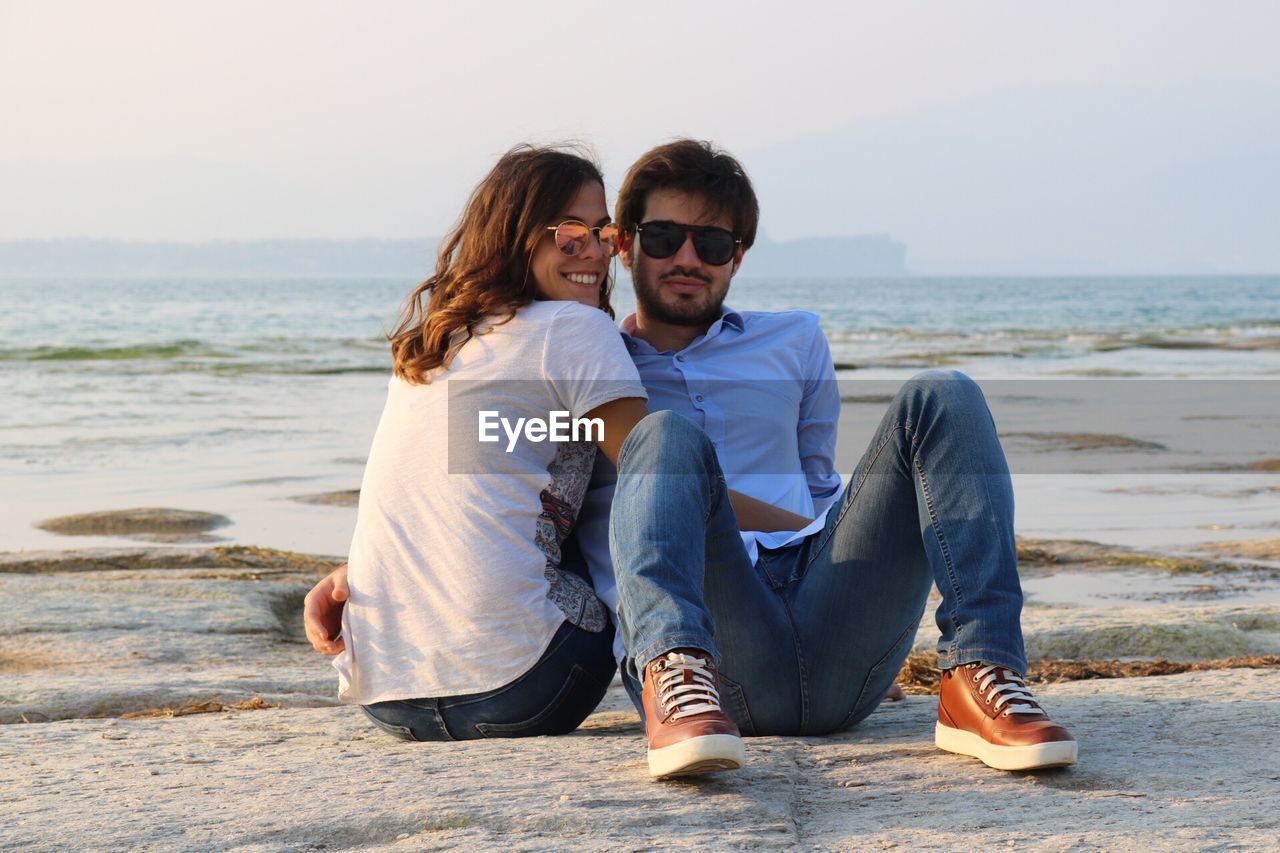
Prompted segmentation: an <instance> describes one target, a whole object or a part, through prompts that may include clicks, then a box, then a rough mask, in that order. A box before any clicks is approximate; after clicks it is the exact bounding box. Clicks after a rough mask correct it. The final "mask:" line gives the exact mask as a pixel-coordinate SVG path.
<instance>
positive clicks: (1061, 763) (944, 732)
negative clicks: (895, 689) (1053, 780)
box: [933, 723, 1079, 770]
mask: <svg viewBox="0 0 1280 853" xmlns="http://www.w3.org/2000/svg"><path fill="white" fill-rule="evenodd" d="M933 742H934V743H936V744H937V745H938V748H939V749H945V750H946V751H947V752H954V753H957V754H959V755H969V756H972V757H974V758H976V759H978V760H979V761H981V762H982V763H983V764H985V765H987V766H988V767H994V768H995V769H997V770H1044V769H1046V768H1049V767H1066V766H1067V765H1068V764H1075V763H1076V756H1077V755H1078V751H1079V745H1078V744H1077V743H1076V742H1075V741H1073V740H1057V741H1050V742H1049V743H1037V744H1033V745H1031V746H997V745H996V744H993V743H987V742H986V741H985V740H983V739H982V738H981V737H979V736H978V735H976V734H974V733H973V732H967V731H965V730H964V729H953V728H952V727H950V726H944V725H943V724H942V723H938V724H937V725H936V726H935V727H934V730H933Z"/></svg>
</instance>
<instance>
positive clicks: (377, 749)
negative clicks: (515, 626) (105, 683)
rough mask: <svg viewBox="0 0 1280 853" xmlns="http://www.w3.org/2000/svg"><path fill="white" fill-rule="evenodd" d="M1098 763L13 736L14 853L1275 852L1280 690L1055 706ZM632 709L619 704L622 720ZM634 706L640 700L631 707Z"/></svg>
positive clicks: (347, 723) (182, 731) (155, 730)
mask: <svg viewBox="0 0 1280 853" xmlns="http://www.w3.org/2000/svg"><path fill="white" fill-rule="evenodd" d="M1041 694H1042V696H1043V697H1044V698H1045V700H1046V703H1047V704H1048V706H1049V707H1050V708H1051V709H1052V711H1053V713H1054V715H1055V717H1057V718H1058V719H1060V720H1061V721H1063V722H1064V723H1066V724H1068V725H1069V726H1071V727H1072V729H1073V730H1074V731H1075V733H1076V735H1077V737H1078V738H1079V740H1080V742H1081V757H1080V763H1079V764H1077V765H1076V766H1074V767H1071V768H1064V769H1061V770H1052V771H1045V772H1041V773H1036V774H1033V773H1002V772H999V771H995V770H990V769H988V768H987V767H985V766H983V765H982V764H980V763H978V762H977V761H975V760H972V759H967V758H962V757H958V756H952V755H949V754H946V753H943V752H940V751H938V750H937V749H935V748H934V746H933V743H932V726H933V720H934V700H933V699H932V697H924V696H921V697H908V699H907V700H905V701H904V702H901V703H896V704H889V705H885V706H882V707H881V709H880V710H879V711H877V712H876V713H875V714H873V715H872V716H871V718H869V719H868V720H867V721H865V722H864V723H863V724H862V725H861V726H860V727H858V728H856V729H854V730H853V731H851V732H848V733H846V734H843V735H840V736H834V737H823V738H759V739H754V740H751V741H748V744H747V748H748V765H747V767H746V768H744V769H743V770H742V771H739V772H737V773H731V774H723V775H719V776H712V777H706V778H704V779H702V780H698V781H677V782H653V781H651V780H650V779H649V778H648V776H647V774H646V771H645V765H644V750H643V741H642V738H641V734H640V729H639V726H638V725H637V724H636V723H635V722H634V715H633V714H631V713H630V712H623V711H619V710H605V711H601V712H597V714H596V715H595V716H593V717H592V718H591V719H590V720H589V721H588V723H587V725H586V726H585V727H584V728H583V729H582V730H580V731H579V732H577V733H575V734H573V735H568V736H563V737H554V738H534V739H529V740H519V741H479V742H470V743H445V744H410V743H401V742H398V741H395V740H393V739H390V738H389V737H387V736H385V735H382V734H381V733H380V732H378V731H377V730H376V729H374V728H373V727H372V726H371V725H370V724H369V723H368V722H367V721H365V720H364V718H363V716H362V715H361V714H360V713H359V712H358V711H355V710H353V709H349V708H322V709H282V710H269V711H246V712H229V713H221V714H203V715H196V716H189V717H178V718H175V719H168V720H74V721H65V722H57V723H43V724H34V725H13V726H5V727H0V792H3V793H0V827H4V829H0V844H4V845H14V846H16V847H20V848H24V849H29V850H32V849H33V850H53V849H62V848H66V847H70V846H78V845H82V844H84V843H86V841H87V840H89V839H91V841H90V842H89V843H90V844H91V845H92V846H94V847H118V848H125V847H129V848H134V847H146V848H149V849H179V848H181V849H193V848H195V849H202V848H215V847H216V848H219V849H222V848H237V849H248V850H281V849H296V850H302V849H314V848H320V847H323V848H324V849H327V850H338V849H352V848H360V849H383V848H388V849H391V848H403V849H422V848H430V849H443V848H447V847H455V846H462V847H465V848H470V849H493V848H502V849H517V850H543V849H563V848H565V847H569V846H571V847H573V848H576V849H588V850H596V849H629V850H630V849H645V848H650V847H657V846H665V847H712V848H736V847H753V848H754V847H801V848H806V849H848V848H850V847H855V846H856V847H868V846H869V847H890V846H901V847H904V848H948V849H954V848H960V847H963V848H972V847H988V848H990V847H994V846H999V847H1006V846H1008V847H1021V848H1025V847H1028V846H1033V847H1036V848H1047V849H1068V848H1080V847H1101V848H1107V849H1115V848H1121V849H1146V848H1152V847H1155V848H1166V849H1187V850H1191V849H1204V848H1216V847H1224V846H1228V845H1244V846H1246V847H1253V848H1258V849H1263V848H1274V845H1275V842H1276V838H1277V837H1278V834H1280V765H1277V763H1276V759H1275V756H1276V755H1277V753H1280V734H1278V729H1277V726H1276V719H1277V714H1276V709H1277V707H1280V704H1278V703H1280V671H1275V670H1237V671H1231V672H1204V673H1194V674H1189V675H1175V676H1166V677H1161V678H1140V679H1117V680H1109V681H1082V682H1073V683H1069V684H1057V685H1051V686H1049V687H1046V688H1044V689H1043V690H1041ZM620 698H621V697H618V696H616V695H615V696H614V697H611V699H612V701H613V704H614V705H615V706H616V705H617V703H618V700H619V699H620ZM623 701H625V700H623Z"/></svg>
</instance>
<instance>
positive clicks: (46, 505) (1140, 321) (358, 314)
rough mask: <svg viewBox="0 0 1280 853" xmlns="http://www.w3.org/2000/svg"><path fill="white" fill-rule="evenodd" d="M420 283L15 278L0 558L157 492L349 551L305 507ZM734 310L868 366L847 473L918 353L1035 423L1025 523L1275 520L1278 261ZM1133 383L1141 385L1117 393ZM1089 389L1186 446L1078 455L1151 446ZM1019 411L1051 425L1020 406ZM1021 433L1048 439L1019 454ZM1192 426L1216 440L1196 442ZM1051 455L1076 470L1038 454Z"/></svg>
mask: <svg viewBox="0 0 1280 853" xmlns="http://www.w3.org/2000/svg"><path fill="white" fill-rule="evenodd" d="M414 284H415V282H413V281H408V280H403V279H391V278H315V279H297V278H293V279H268V278H262V279H100V280H99V279H84V278H79V279H8V280H0V401H2V403H3V405H2V406H0V482H3V494H4V509H5V512H4V513H3V517H2V518H0V550H18V549H30V548H64V547H80V546H85V545H104V544H121V541H120V540H98V539H83V538H76V539H68V538H64V537H57V536H54V535H53V534H49V533H45V532H43V531H41V530H38V529H36V528H35V527H33V523H34V522H36V521H39V520H41V519H43V518H47V517H51V516H55V515H65V514H70V513H77V512H89V511H96V510H102V509H119V508H129V507H137V506H162V507H176V508H182V509H203V510H208V511H213V512H218V513H222V514H224V515H227V516H228V517H230V518H231V519H232V521H233V524H232V525H231V526H230V527H227V528H224V529H222V530H220V531H218V534H219V535H221V536H225V537H226V538H227V539H228V540H231V541H237V542H245V543H251V544H257V545H267V546H274V547H286V548H293V549H298V550H304V551H311V552H318V553H342V552H344V551H345V549H346V546H347V544H348V542H349V538H350V534H351V528H352V525H353V524H354V513H353V512H352V510H351V509H350V508H349V507H327V506H315V505H311V504H305V503H300V502H298V501H297V500H294V499H295V498H297V497H299V496H307V495H313V494H317V493H324V492H330V491H340V490H349V489H354V488H357V487H358V485H359V481H360V476H361V471H362V465H363V460H364V457H365V454H366V452H367V450H368V447H369V442H370V439H371V437H372V435H373V430H374V427H375V426H376V423H377V419H378V415H379V413H380V411H381V407H382V403H383V398H384V397H385V393H386V385H387V380H388V376H389V370H390V359H389V355H388V351H387V344H386V338H385V336H386V333H387V332H388V331H389V330H391V329H392V328H394V326H395V323H396V317H397V312H398V310H399V307H400V305H401V303H402V300H403V299H404V297H405V296H406V295H407V293H408V292H409V291H410V290H411V289H412V287H413V286H414ZM614 301H615V305H616V307H617V309H618V315H619V317H621V316H624V315H625V314H626V313H629V312H630V310H632V306H633V304H634V300H633V297H632V295H631V292H630V284H629V282H628V281H627V280H626V278H625V276H624V277H623V279H622V280H621V281H620V282H619V285H618V288H617V291H616V293H615V298H614ZM729 304H730V305H731V306H733V307H734V308H737V309H740V310H767V311H778V310H789V309H803V310H808V311H813V312H815V313H817V314H818V315H819V316H820V317H821V320H822V326H823V329H824V331H825V332H826V335H827V337H828V340H829V341H830V344H831V350H832V358H833V360H834V362H835V363H836V366H837V368H838V374H839V376H840V377H841V379H842V380H843V381H845V382H846V383H848V388H847V389H846V391H845V398H846V401H847V403H848V405H847V406H846V415H845V419H846V420H845V423H844V424H843V425H842V429H841V438H840V447H839V449H838V460H839V465H840V467H841V470H842V472H843V473H845V474H846V475H847V474H848V473H849V471H850V470H851V469H852V466H853V464H855V463H856V460H857V458H858V456H859V454H860V452H861V449H862V447H863V446H864V445H865V443H866V441H867V440H868V438H869V433H870V431H871V430H872V429H873V428H874V425H875V422H876V420H877V419H878V417H879V415H880V413H881V412H882V411H883V408H884V405H883V400H884V397H885V396H886V395H887V394H889V393H891V392H892V389H893V388H894V387H896V385H897V384H899V383H901V381H902V380H904V379H906V378H908V377H910V376H911V375H913V374H914V373H917V372H919V371H920V370H923V369H927V368H933V367H945V368H949V369H956V370H961V371H963V372H965V373H967V374H969V375H970V376H972V377H974V378H975V379H977V380H978V381H979V383H980V384H982V385H983V388H984V391H986V392H987V393H988V397H989V399H991V400H992V409H993V413H995V414H996V415H997V422H998V423H999V424H1000V426H1001V429H1002V431H1009V432H1011V433H1017V434H1015V435H1011V436H1010V438H1009V439H1008V440H1009V442H1010V444H1009V446H1010V448H1011V465H1012V466H1013V469H1014V475H1015V481H1016V483H1017V485H1018V495H1019V515H1018V527H1019V532H1020V533H1022V534H1024V535H1041V536H1068V535H1070V536H1084V537H1085V538H1094V539H1100V540H1102V541H1115V542H1121V543H1127V544H1141V545H1148V546H1177V545H1181V544H1188V543H1192V542H1195V541H1202V540H1205V539H1210V538H1213V536H1214V534H1212V533H1209V532H1206V528H1209V527H1212V526H1214V525H1216V526H1218V527H1222V526H1223V524H1230V525H1234V526H1233V527H1231V528H1229V529H1231V530H1233V531H1235V534H1234V538H1245V537H1244V536H1242V535H1241V534H1240V530H1241V529H1247V528H1249V526H1250V525H1256V526H1257V529H1260V530H1261V529H1266V525H1268V524H1272V523H1274V522H1276V521H1280V492H1277V491H1276V490H1275V488H1274V486H1273V485H1271V482H1272V479H1271V477H1266V476H1264V475H1251V474H1243V473H1240V469H1241V468H1242V467H1243V466H1244V465H1247V464H1248V460H1249V459H1255V460H1256V461H1265V459H1266V458H1268V457H1267V453H1268V449H1269V448H1274V452H1272V453H1271V454H1270V458H1276V457H1280V434H1277V433H1276V432H1275V431H1274V430H1275V428H1276V425H1277V423H1280V394H1273V393H1272V392H1271V390H1270V389H1271V388H1272V387H1280V386H1272V385H1271V383H1272V382H1274V380H1276V379H1278V378H1280V277H1276V276H1270V277H1265V276H1264V277H1216V278H1215V277H1192V278H1183V277H1168V278H1160V277H1146V278H1036V277H1025V278H940V277H931V278H849V279H790V278H752V277H749V276H742V277H739V278H737V279H735V280H734V283H733V286H732V291H731V293H730V298H729ZM1170 380H1173V382H1172V383H1171V384H1168V385H1156V384H1155V383H1157V382H1162V383H1170ZM1051 382H1066V383H1067V384H1064V385H1059V386H1053V387H1055V388H1063V389H1067V388H1069V389H1073V390H1071V392H1070V394H1067V395H1066V396H1063V395H1062V394H1059V399H1058V400H1057V401H1056V402H1057V404H1058V409H1054V408H1053V406H1052V405H1045V403H1044V400H1045V399H1046V395H1045V394H1044V393H1041V392H1040V391H1036V392H1034V393H1027V392H1026V391H1025V389H1026V388H1034V389H1042V388H1046V387H1050V386H1049V384H1048V383H1051ZM1119 382H1130V383H1135V384H1131V385H1123V386H1116V385H1114V384H1112V385H1110V386H1109V388H1104V386H1102V385H1098V384H1097V383H1119ZM863 383H867V384H865V385H864V384H863ZM1028 383H1031V384H1028ZM1190 383H1201V384H1198V385H1193V384H1190ZM1230 383H1237V384H1230ZM1091 388H1097V389H1099V392H1098V393H1099V394H1102V395H1103V396H1100V397H1099V398H1098V399H1100V400H1101V399H1104V397H1105V394H1112V397H1114V396H1115V395H1114V393H1113V392H1112V390H1110V389H1114V388H1119V389H1121V390H1120V391H1119V394H1120V398H1119V399H1121V400H1123V399H1124V398H1125V396H1126V395H1132V394H1134V393H1136V389H1151V388H1167V389H1171V390H1170V394H1171V395H1172V398H1173V401H1172V402H1170V403H1169V404H1168V405H1170V406H1171V407H1172V408H1170V409H1169V412H1170V414H1168V415H1161V416H1160V419H1161V420H1170V421H1179V422H1180V424H1181V426H1180V427H1179V429H1180V430H1181V431H1180V432H1178V433H1177V434H1176V435H1174V436H1173V437H1172V438H1171V437H1170V435H1165V434H1162V435H1157V436H1156V438H1157V439H1161V438H1162V439H1163V441H1161V442H1157V443H1160V444H1161V446H1162V447H1166V448H1169V449H1170V452H1169V453H1160V452H1154V451H1150V450H1142V449H1139V450H1137V451H1133V452H1127V451H1126V450H1125V448H1124V447H1121V448H1103V449H1102V450H1101V451H1099V453H1095V454H1093V456H1092V457H1090V458H1092V459H1093V460H1094V464H1093V466H1092V467H1090V465H1088V464H1084V463H1082V462H1079V461H1078V460H1081V459H1083V458H1084V455H1082V454H1078V453H1077V454H1074V455H1072V454H1071V453H1070V452H1069V451H1068V450H1064V448H1063V447H1060V446H1059V447H1053V446H1045V445H1044V441H1043V439H1044V436H1045V435H1048V434H1050V433H1053V434H1055V435H1059V437H1061V435H1064V434H1076V433H1081V432H1086V433H1090V434H1118V435H1121V436H1122V437H1127V438H1132V439H1134V440H1141V439H1143V436H1141V435H1127V436H1126V435H1125V433H1124V430H1122V429H1119V428H1118V427H1117V428H1115V429H1112V428H1110V427H1112V426H1114V424H1113V423H1111V421H1112V416H1113V414H1115V415H1116V423H1120V422H1121V421H1122V420H1123V419H1121V418H1119V413H1120V410H1121V408H1125V407H1121V406H1120V405H1118V404H1115V403H1096V404H1095V403H1093V402H1091V399H1092V398H1091V395H1092V394H1093V393H1094V392H1092V391H1090V390H1088V389H1091ZM1081 389H1084V390H1083V391H1081ZM1131 389H1135V390H1131ZM1223 389H1226V390H1223ZM1104 392H1105V393H1104ZM1143 393H1144V394H1145V393H1146V392H1145V391H1144V392H1143ZM1215 394H1217V395H1218V397H1220V398H1221V400H1219V399H1218V397H1215ZM1048 397H1050V398H1051V397H1052V395H1048ZM1032 399H1035V400H1039V402H1037V403H1034V404H1032V403H1029V402H1027V401H1028V400H1032ZM1071 399H1074V400H1076V404H1075V405H1074V406H1073V405H1071V402H1070V400H1071ZM1106 399H1110V398H1106ZM1082 400H1083V401H1084V402H1082ZM1210 400H1213V401H1214V402H1213V403H1212V404H1211V405H1210V404H1209V403H1208V402H1204V403H1203V405H1201V406H1200V407H1199V408H1197V407H1196V406H1195V405H1193V404H1194V403H1195V402H1196V401H1210ZM1019 401H1021V402H1022V404H1023V405H1022V406H1021V408H1019V406H1018V404H1019ZM1002 407H1003V408H1002ZM1206 407H1207V408H1206ZM1233 407H1235V408H1233ZM1133 408H1140V409H1141V408H1151V407H1150V406H1148V405H1145V404H1144V405H1143V406H1138V407H1133ZM1236 408H1238V409H1239V411H1238V412H1237V411H1236V410H1235V409H1236ZM1086 410H1088V411H1091V412H1092V414H1093V421H1092V422H1091V423H1090V424H1089V425H1087V426H1086V427H1081V428H1072V429H1071V430H1066V429H1063V428H1057V427H1055V424H1056V423H1057V421H1058V420H1059V418H1060V417H1061V415H1060V414H1059V412H1081V411H1086ZM1228 410H1230V411H1228ZM1005 412H1007V413H1008V414H1007V415H1006V414H1004V413H1005ZM1037 413H1038V414H1037ZM1272 413H1275V414H1276V415H1278V417H1275V418H1272V417H1270V415H1271V414H1272ZM1024 415H1025V416H1026V417H1028V418H1030V419H1031V420H1030V421H1028V422H1029V423H1032V427H1030V428H1027V429H1023V428H1021V427H1020V428H1018V429H1012V428H1010V427H1008V426H1007V424H1006V422H1005V421H1004V420H1002V419H1004V418H1008V419H1019V418H1022V417H1023V416H1024ZM1036 417H1038V418H1039V419H1040V421H1041V422H1040V423H1038V425H1037V423H1036V422H1035V418H1036ZM1058 426H1060V425H1058ZM1125 426H1126V427H1128V426H1129V425H1128V424H1125ZM427 428H429V427H427ZM1055 428H1057V432H1056V433H1054V432H1053V430H1054V429H1055ZM1145 429H1146V427H1141V426H1138V427H1133V428H1132V429H1130V430H1129V432H1130V433H1132V432H1134V431H1135V430H1137V431H1142V430H1145ZM1037 430H1038V432H1037ZM1195 430H1199V432H1195V433H1194V435H1193V432H1194V431H1195ZM1156 432H1159V430H1156ZM1028 436H1030V438H1028ZM1148 438H1149V437H1148ZM1184 438H1185V440H1186V442H1187V443H1188V449H1186V452H1185V453H1183V454H1182V455H1181V456H1178V454H1177V452H1176V451H1178V449H1179V445H1180V442H1182V441H1183V439H1184ZM1020 441H1021V442H1022V443H1024V444H1028V443H1029V444H1028V446H1027V447H1026V448H1024V450H1025V451H1026V453H1025V455H1024V456H1021V457H1015V453H1014V451H1017V449H1018V447H1019V442H1020ZM1195 441H1199V442H1201V444H1203V448H1201V450H1203V449H1204V448H1207V451H1206V452H1201V450H1193V449H1190V448H1191V445H1192V444H1194V442H1195ZM1215 443H1216V445H1224V447H1221V448H1219V447H1216V445H1215ZM1225 445H1231V446H1232V448H1237V449H1239V448H1244V451H1247V452H1243V451H1242V452H1243V455H1242V456H1240V458H1239V459H1235V460H1234V461H1231V462H1230V464H1227V463H1224V462H1222V461H1221V460H1219V459H1218V457H1217V456H1214V455H1213V454H1212V451H1214V450H1216V449H1224V450H1225V449H1231V448H1227V447H1225ZM1197 447H1199V445H1197ZM1055 453H1056V454H1057V455H1056V456H1055ZM1197 454H1199V455H1197ZM1057 458H1062V459H1067V460H1069V461H1068V462H1067V463H1064V465H1063V466H1062V467H1058V468H1053V467H1047V468H1041V467H1037V466H1039V465H1040V464H1041V463H1040V461H1039V460H1045V459H1057ZM1019 460H1036V461H1034V462H1025V461H1019ZM1097 460H1101V462H1098V461H1097ZM1171 460H1179V461H1176V462H1173V461H1171ZM1015 462H1016V464H1015ZM1215 466H1216V467H1215ZM1272 476H1274V475H1272ZM1162 489H1163V491H1161V490H1162ZM1224 535H1225V534H1224Z"/></svg>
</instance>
